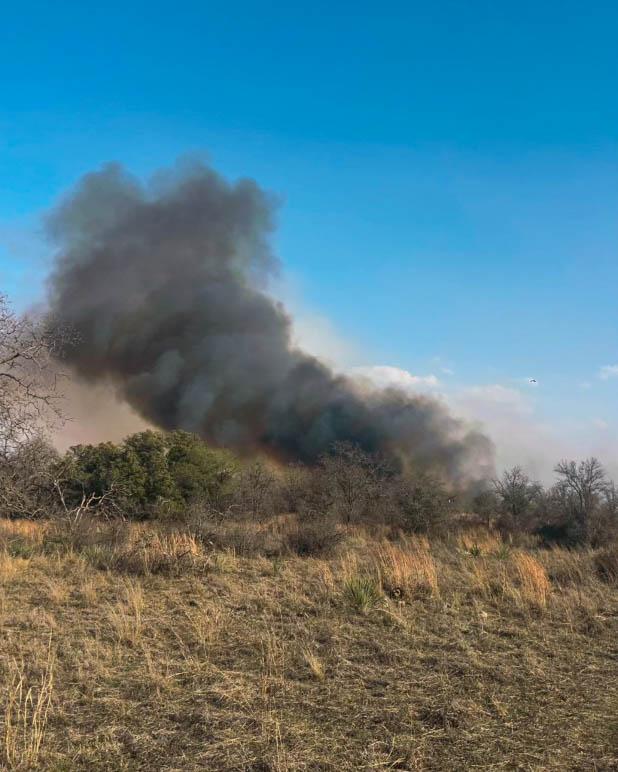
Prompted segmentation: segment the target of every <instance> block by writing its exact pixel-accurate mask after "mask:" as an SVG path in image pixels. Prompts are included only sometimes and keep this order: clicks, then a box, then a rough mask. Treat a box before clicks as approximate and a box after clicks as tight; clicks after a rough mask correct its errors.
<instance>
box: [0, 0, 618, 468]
mask: <svg viewBox="0 0 618 772" xmlns="http://www.w3.org/2000/svg"><path fill="white" fill-rule="evenodd" d="M617 39H618V5H616V4H614V3H597V2H588V3H583V2H561V3H557V2H553V1H551V0H548V1H547V2H545V3H541V4H539V3H532V2H521V3H517V4H501V3H489V2H469V3H461V2H459V3H455V2H436V3H415V2H407V3H394V2H387V3H380V4H378V3H371V4H370V3H347V2H340V3H337V4H333V3H328V4H326V3H322V2H316V3H312V4H291V3H271V4H264V3H260V4H258V3H250V2H240V3H236V4H230V3H221V2H211V3H208V2H207V3H203V2H202V3H189V2H183V1H182V0H181V1H180V2H176V3H174V4H171V3H152V2H150V3H143V2H132V3H127V2H125V3H122V4H121V3H117V2H114V1H113V0H112V1H111V2H108V3H106V4H100V5H99V6H97V7H95V6H93V5H92V4H86V3H76V2H63V3H60V4H50V3H43V2H37V3H35V2H28V1H26V2H24V3H22V4H20V5H19V6H18V5H15V4H14V5H12V6H11V7H7V8H4V9H3V24H2V28H1V30H0V87H1V88H0V94H1V95H2V98H1V100H0V280H1V282H2V286H3V288H4V289H5V290H6V291H7V292H8V293H9V294H10V295H11V296H12V297H13V298H14V299H15V301H16V303H17V304H18V305H21V306H23V305H25V304H27V303H29V302H32V301H33V300H35V299H36V298H37V297H38V296H39V294H40V292H41V284H42V281H43V278H44V275H45V262H46V260H47V259H48V254H47V249H46V246H45V245H44V244H43V242H42V241H41V239H40V238H39V236H38V233H37V231H38V223H39V218H40V215H41V213H42V212H43V211H44V210H45V209H46V208H47V207H49V206H50V205H51V204H52V203H53V202H54V201H55V200H56V199H57V198H58V196H59V195H61V194H62V192H63V191H65V190H66V189H67V188H68V187H69V186H70V185H71V184H72V183H73V182H74V181H75V180H76V179H77V178H78V177H79V175H80V174H82V173H83V172H85V171H87V170H89V169H92V168H94V167H97V166H99V165H100V164H101V163H103V162H105V161H108V160H111V159H115V160H119V161H122V162H123V163H125V164H126V165H127V166H128V167H129V168H130V169H131V170H133V171H135V172H137V173H138V174H144V175H147V174H148V173H150V172H152V171H153V170H155V169H157V168H158V167H160V166H163V165H169V164H171V163H173V162H174V160H175V159H176V158H177V157H178V156H179V155H183V154H195V155H200V156H207V157H209V158H210V159H211V160H212V162H213V164H214V165H215V166H216V167H217V168H218V169H219V170H221V171H222V172H223V173H225V174H227V175H229V176H232V177H237V176H252V177H255V178H256V179H257V180H258V182H260V184H262V185H263V186H264V187H266V188H269V189H271V190H273V191H275V192H276V193H278V194H279V196H280V198H281V208H280V212H279V223H280V226H279V231H278V234H277V237H276V245H277V250H278V252H279V254H280V256H281V258H282V260H283V262H284V265H285V267H286V274H285V281H284V283H283V285H282V287H281V288H279V291H280V293H281V294H282V295H283V296H284V297H285V298H286V299H287V300H288V302H289V303H290V305H291V306H292V307H293V308H294V310H295V312H296V313H297V314H298V315H299V317H300V321H299V335H300V337H301V339H302V340H305V342H306V343H307V345H310V346H311V347H313V348H315V349H316V350H319V351H322V352H323V353H324V354H325V355H326V356H330V357H331V358H334V359H337V360H339V362H340V364H341V366H345V367H352V366H364V367H368V366H373V365H388V366H390V367H393V368H398V369H401V370H404V371H408V372H410V373H412V374H414V375H417V376H423V377H425V378H427V377H428V376H431V375H433V376H435V377H436V378H437V379H438V381H439V383H438V384H437V385H431V384H430V383H428V382H425V384H424V386H423V383H420V384H418V385H413V387H414V388H423V387H427V388H431V389H433V390H434V391H435V392H436V393H439V394H440V395H442V398H444V399H446V400H448V401H450V402H451V403H452V404H453V406H454V407H455V408H456V409H458V410H459V411H460V412H463V413H464V414H466V415H468V414H469V415H476V416H478V417H479V418H480V419H482V420H484V421H485V422H486V423H487V425H488V427H489V429H490V431H491V432H492V434H493V436H494V438H495V439H496V442H497V443H498V445H499V448H500V449H501V453H502V455H503V456H504V458H505V459H506V460H508V461H510V460H511V457H512V456H514V455H515V454H516V453H520V454H521V456H522V459H521V460H522V461H523V462H524V463H529V464H530V466H531V468H532V470H533V471H534V472H537V471H538V473H539V474H541V475H544V474H545V473H546V469H547V465H548V464H549V466H551V463H552V462H553V460H554V456H555V455H556V453H557V454H558V455H561V454H562V452H564V453H565V454H575V453H579V454H580V455H581V454H585V453H588V452H599V453H600V454H601V455H603V457H604V460H605V461H606V462H607V463H608V465H610V466H612V465H613V466H614V467H618V441H615V440H614V437H616V435H617V434H618V431H617V430H618V409H617V401H616V388H617V386H618V372H617V373H613V372H612V371H604V374H605V375H608V377H606V378H602V377H601V374H602V373H601V368H602V367H606V366H612V365H616V364H618V305H617V304H616V289H617V285H618V260H617V258H618V90H617V89H616V83H617V82H618V46H616V40H617ZM447 371H449V372H447ZM529 377H534V378H535V379H537V381H538V384H537V386H536V387H534V386H531V385H530V384H528V382H527V380H528V378H529ZM513 438H515V439H513ZM552 454H553V455H552Z"/></svg>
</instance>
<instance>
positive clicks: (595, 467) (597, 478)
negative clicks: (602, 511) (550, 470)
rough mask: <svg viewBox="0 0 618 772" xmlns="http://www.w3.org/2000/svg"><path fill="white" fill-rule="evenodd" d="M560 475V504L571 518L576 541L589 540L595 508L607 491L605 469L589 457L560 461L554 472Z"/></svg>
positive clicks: (597, 461) (596, 460)
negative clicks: (563, 504)
mask: <svg viewBox="0 0 618 772" xmlns="http://www.w3.org/2000/svg"><path fill="white" fill-rule="evenodd" d="M554 471H555V472H556V474H558V475H559V476H560V478H561V479H560V481H559V483H558V486H559V487H560V488H561V493H562V497H563V500H564V503H565V505H566V507H567V508H568V510H570V513H571V514H572V517H573V527H574V530H575V531H576V533H575V534H574V536H575V538H576V539H577V541H583V542H585V541H588V540H589V538H590V527H591V520H592V518H593V516H594V514H595V512H596V511H597V509H598V506H599V503H600V500H601V497H602V495H603V492H604V491H605V490H606V488H607V478H606V476H605V470H604V469H603V466H602V465H601V463H600V461H599V460H598V459H596V458H594V456H593V457H591V458H587V459H584V460H583V461H580V462H579V464H577V463H576V462H575V461H566V460H562V461H560V462H559V463H558V464H557V465H556V467H555V470H554Z"/></svg>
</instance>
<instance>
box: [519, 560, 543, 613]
mask: <svg viewBox="0 0 618 772" xmlns="http://www.w3.org/2000/svg"><path fill="white" fill-rule="evenodd" d="M513 562H514V564H515V570H516V572H517V579H518V584H519V591H520V594H521V598H522V600H523V601H524V602H525V603H529V604H530V605H531V606H533V607H536V608H538V609H544V608H546V606H547V602H548V600H549V595H550V593H551V585H550V583H549V579H548V578H547V573H546V571H545V569H544V568H543V566H542V565H541V564H540V563H539V561H538V560H536V559H535V558H534V557H533V556H532V555H529V554H527V553H525V552H517V553H516V554H515V555H514V556H513Z"/></svg>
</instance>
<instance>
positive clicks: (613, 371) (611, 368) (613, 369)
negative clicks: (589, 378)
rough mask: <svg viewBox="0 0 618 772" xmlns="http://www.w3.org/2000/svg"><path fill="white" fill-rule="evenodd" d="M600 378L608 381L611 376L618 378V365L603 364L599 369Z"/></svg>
mask: <svg viewBox="0 0 618 772" xmlns="http://www.w3.org/2000/svg"><path fill="white" fill-rule="evenodd" d="M599 378H600V379H601V380H602V381H607V380H608V379H609V378H618V365H603V367H601V369H600V370H599Z"/></svg>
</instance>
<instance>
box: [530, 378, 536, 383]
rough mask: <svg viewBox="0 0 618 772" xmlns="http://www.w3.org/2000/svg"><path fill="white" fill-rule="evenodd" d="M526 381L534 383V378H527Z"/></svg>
mask: <svg viewBox="0 0 618 772" xmlns="http://www.w3.org/2000/svg"><path fill="white" fill-rule="evenodd" d="M528 383H536V378H528Z"/></svg>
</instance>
